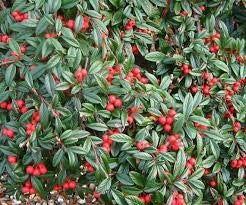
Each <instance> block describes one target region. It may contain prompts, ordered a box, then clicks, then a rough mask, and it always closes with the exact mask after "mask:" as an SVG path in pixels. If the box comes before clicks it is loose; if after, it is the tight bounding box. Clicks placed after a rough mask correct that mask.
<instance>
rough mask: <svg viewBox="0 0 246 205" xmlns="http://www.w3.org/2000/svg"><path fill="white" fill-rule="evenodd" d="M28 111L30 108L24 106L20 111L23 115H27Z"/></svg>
mask: <svg viewBox="0 0 246 205" xmlns="http://www.w3.org/2000/svg"><path fill="white" fill-rule="evenodd" d="M27 111H28V108H27V107H26V106H23V107H22V108H21V109H20V112H21V113H26V112H27Z"/></svg>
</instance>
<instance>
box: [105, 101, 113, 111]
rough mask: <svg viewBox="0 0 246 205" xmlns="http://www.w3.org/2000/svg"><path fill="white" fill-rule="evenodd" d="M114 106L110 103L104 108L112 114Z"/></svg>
mask: <svg viewBox="0 0 246 205" xmlns="http://www.w3.org/2000/svg"><path fill="white" fill-rule="evenodd" d="M114 109H115V108H114V105H113V104H111V103H108V104H107V106H106V110H108V111H109V112H113V111H114Z"/></svg>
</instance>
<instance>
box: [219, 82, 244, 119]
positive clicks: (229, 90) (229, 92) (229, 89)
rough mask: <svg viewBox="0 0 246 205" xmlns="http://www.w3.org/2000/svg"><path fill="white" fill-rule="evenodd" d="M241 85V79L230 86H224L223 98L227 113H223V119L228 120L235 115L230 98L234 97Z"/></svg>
mask: <svg viewBox="0 0 246 205" xmlns="http://www.w3.org/2000/svg"><path fill="white" fill-rule="evenodd" d="M243 83H244V80H243V79H242V80H240V81H237V82H235V83H234V84H233V85H232V86H229V85H227V84H226V85H225V95H224V98H225V102H226V104H227V107H228V112H227V113H225V115H224V117H225V118H230V116H233V115H234V114H236V109H235V108H234V106H233V103H232V96H233V95H235V93H237V92H238V91H239V90H240V88H241V86H242V84H243Z"/></svg>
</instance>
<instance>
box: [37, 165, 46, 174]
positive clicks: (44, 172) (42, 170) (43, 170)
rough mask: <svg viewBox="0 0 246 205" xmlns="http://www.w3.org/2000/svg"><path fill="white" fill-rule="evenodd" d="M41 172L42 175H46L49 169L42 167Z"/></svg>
mask: <svg viewBox="0 0 246 205" xmlns="http://www.w3.org/2000/svg"><path fill="white" fill-rule="evenodd" d="M39 171H40V173H41V174H46V173H47V172H48V170H47V168H46V167H45V166H44V167H40V168H39Z"/></svg>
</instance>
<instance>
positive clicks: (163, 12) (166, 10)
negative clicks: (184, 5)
mask: <svg viewBox="0 0 246 205" xmlns="http://www.w3.org/2000/svg"><path fill="white" fill-rule="evenodd" d="M170 4H171V0H167V7H166V8H165V9H163V11H162V16H163V17H166V15H167V13H168V10H169V8H170Z"/></svg>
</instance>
